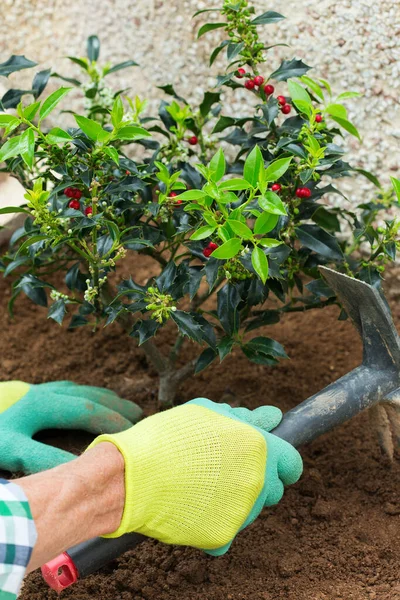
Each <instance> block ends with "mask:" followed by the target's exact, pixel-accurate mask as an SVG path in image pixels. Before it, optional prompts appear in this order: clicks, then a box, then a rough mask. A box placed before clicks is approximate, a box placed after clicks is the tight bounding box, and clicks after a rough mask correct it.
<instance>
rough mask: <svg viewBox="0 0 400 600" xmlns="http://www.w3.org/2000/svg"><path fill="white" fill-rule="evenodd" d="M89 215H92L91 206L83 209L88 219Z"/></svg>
mask: <svg viewBox="0 0 400 600" xmlns="http://www.w3.org/2000/svg"><path fill="white" fill-rule="evenodd" d="M91 214H93V208H92V207H91V206H87V207H86V208H85V215H86V216H87V217H88V216H89V215H91Z"/></svg>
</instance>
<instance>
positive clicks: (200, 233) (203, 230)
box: [190, 225, 215, 240]
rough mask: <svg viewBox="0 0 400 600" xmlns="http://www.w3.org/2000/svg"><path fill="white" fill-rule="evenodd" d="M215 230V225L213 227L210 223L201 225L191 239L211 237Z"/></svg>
mask: <svg viewBox="0 0 400 600" xmlns="http://www.w3.org/2000/svg"><path fill="white" fill-rule="evenodd" d="M214 231H215V227H211V226H209V225H205V226H204V227H200V228H199V229H197V231H195V232H194V233H193V234H192V235H191V236H190V239H191V240H205V239H206V238H208V237H210V235H212V234H213V233H214Z"/></svg>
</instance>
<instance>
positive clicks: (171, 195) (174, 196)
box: [169, 192, 182, 202]
mask: <svg viewBox="0 0 400 600" xmlns="http://www.w3.org/2000/svg"><path fill="white" fill-rule="evenodd" d="M177 195H178V194H177V193H176V192H171V193H170V195H169V197H170V198H176V197H177ZM181 202H182V200H181Z"/></svg>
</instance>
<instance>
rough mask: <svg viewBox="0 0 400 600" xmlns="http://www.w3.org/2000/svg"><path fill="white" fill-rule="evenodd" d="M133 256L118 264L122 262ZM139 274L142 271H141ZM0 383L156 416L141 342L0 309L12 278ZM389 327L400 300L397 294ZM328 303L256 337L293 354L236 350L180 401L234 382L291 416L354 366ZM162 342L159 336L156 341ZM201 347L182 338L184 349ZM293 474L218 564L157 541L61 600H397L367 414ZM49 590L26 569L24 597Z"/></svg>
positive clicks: (384, 490) (76, 444) (396, 514)
mask: <svg viewBox="0 0 400 600" xmlns="http://www.w3.org/2000/svg"><path fill="white" fill-rule="evenodd" d="M129 266H130V265H129V264H128V265H127V268H129ZM142 276H144V274H143V270H142ZM0 294H1V296H0V297H1V309H0V310H1V314H2V318H1V322H2V326H3V330H2V336H1V339H0V353H1V356H2V358H3V360H2V362H1V364H0V380H4V379H17V378H21V379H25V380H28V381H32V382H35V383H40V382H44V381H49V380H55V379H60V378H63V379H66V378H68V379H72V380H74V381H76V382H78V383H86V384H93V385H99V384H100V385H105V386H109V387H113V388H114V389H117V391H120V392H121V391H123V393H124V394H125V396H127V397H130V398H131V399H132V400H133V399H134V398H132V394H131V393H130V392H129V390H130V389H131V388H132V385H133V384H134V383H136V382H138V381H142V384H143V385H142V391H141V393H140V394H139V397H137V398H136V399H137V400H138V401H139V403H140V404H141V405H142V406H143V407H144V408H145V410H146V412H147V413H150V412H153V411H154V410H156V401H155V392H156V383H157V380H156V377H155V374H154V373H153V372H152V371H151V369H149V368H148V365H147V364H146V361H145V360H144V359H143V357H142V354H141V352H140V350H137V349H136V348H135V347H134V343H133V342H132V340H131V339H130V338H128V337H127V336H124V335H121V334H120V331H119V330H118V328H117V327H110V328H108V329H106V330H104V331H101V332H99V333H98V334H92V333H90V332H89V331H85V330H82V329H81V330H77V331H72V332H68V331H66V330H65V329H62V328H60V327H58V326H57V325H56V324H54V323H53V322H50V321H47V320H46V317H45V313H44V310H43V309H40V308H38V307H35V306H33V305H32V304H31V303H30V302H29V301H27V300H26V299H21V300H20V301H18V303H17V306H16V320H15V321H14V322H12V321H11V320H10V319H9V317H8V316H7V313H6V303H7V299H8V297H9V287H8V282H7V281H6V282H0ZM392 308H393V309H394V312H395V318H396V321H397V324H399V322H400V305H399V304H398V303H396V302H392ZM337 316H338V309H337V308H336V307H330V308H328V309H326V310H324V311H323V312H319V311H314V312H309V313H304V314H301V313H298V314H292V315H288V316H287V318H285V320H284V322H283V323H281V324H279V325H277V326H274V327H270V328H265V330H264V332H263V333H264V334H266V335H271V336H273V337H275V338H276V339H278V340H279V341H280V342H282V343H283V344H284V345H285V347H286V349H287V351H288V353H289V355H290V356H291V360H289V361H285V362H282V363H281V364H280V365H279V366H278V367H276V368H266V367H261V366H257V365H254V364H251V363H249V362H248V361H247V360H246V359H245V358H244V356H242V355H241V353H239V352H235V353H234V354H233V355H232V356H231V357H228V358H227V359H226V360H225V362H224V363H223V364H222V365H215V366H212V367H211V368H210V369H208V370H207V371H206V372H204V373H202V374H200V375H199V376H197V377H193V378H192V379H191V380H189V381H188V382H187V384H186V385H185V387H184V390H183V391H182V397H183V398H182V399H187V400H189V399H191V398H194V397H196V396H207V397H209V398H211V399H214V400H218V399H220V398H221V397H222V396H223V395H224V393H226V391H227V390H234V391H235V393H236V394H239V395H240V396H241V397H242V399H243V404H244V405H245V406H247V407H249V408H255V407H256V406H259V405H260V404H268V403H271V404H276V405H278V406H280V407H281V408H282V410H284V411H286V410H288V409H289V408H291V407H293V406H294V405H295V404H297V403H299V402H300V401H302V400H303V399H304V398H306V397H307V396H309V395H310V394H313V393H314V392H316V391H317V390H320V389H321V388H323V387H324V386H326V385H327V384H328V383H329V382H330V381H332V380H334V379H336V378H338V377H339V376H341V375H343V374H344V373H345V372H347V371H348V370H350V369H352V368H353V367H355V366H356V365H357V364H358V363H359V362H360V358H361V347H360V342H359V340H358V338H357V335H356V333H355V331H354V330H353V328H352V326H351V324H350V323H348V322H338V321H337V320H336V319H337ZM161 341H162V344H166V343H167V341H168V332H166V333H165V334H164V336H163V339H162V340H161ZM195 351H196V348H195V347H194V346H192V345H191V344H190V343H187V352H186V354H188V353H189V354H193V355H194V353H195ZM41 439H44V440H46V441H47V442H49V443H54V444H57V445H59V446H61V447H64V448H69V449H72V450H75V451H77V452H78V451H80V450H81V449H82V448H84V446H85V444H86V443H87V442H89V441H90V436H88V435H87V434H82V433H79V434H78V433H77V432H72V433H70V434H65V433H62V434H60V433H55V432H49V433H47V434H45V435H44V437H42V438H41ZM302 454H303V457H304V462H305V471H304V476H303V478H302V480H301V481H300V482H299V483H298V484H297V485H295V486H293V487H292V488H290V489H288V490H287V492H286V494H285V497H284V499H283V501H282V502H281V503H280V505H279V506H277V507H274V508H272V509H268V510H265V511H264V512H263V514H262V515H261V517H260V518H259V519H258V520H257V521H256V523H254V524H253V525H252V526H251V527H249V528H248V529H247V530H246V531H245V532H243V533H242V534H241V535H240V536H239V537H238V539H237V540H236V542H235V543H234V545H233V546H232V549H231V551H230V552H229V553H228V554H227V555H225V556H223V557H221V558H218V559H215V558H211V557H209V556H206V555H205V554H203V553H202V552H199V551H197V550H193V549H187V548H176V547H168V546H165V545H162V544H158V543H156V542H153V541H149V542H146V543H145V544H143V545H142V546H140V547H139V548H138V549H136V550H135V551H132V552H130V553H127V554H125V555H124V556H122V557H121V558H120V559H119V560H116V561H114V562H113V563H111V564H110V565H108V567H107V568H106V569H104V570H103V571H102V572H101V573H99V574H97V575H95V576H92V577H90V578H88V579H87V580H84V581H82V582H80V583H78V584H76V585H75V586H74V587H73V588H70V589H69V590H66V591H65V592H63V593H62V594H61V597H62V598H65V599H68V600H95V599H96V600H142V599H145V600H175V599H176V600H177V599H178V598H179V599H180V600H276V599H279V598H285V600H339V599H342V600H364V599H365V600H374V599H377V600H400V581H399V566H400V498H399V484H400V462H399V460H398V459H399V455H397V461H395V462H394V463H393V464H389V463H388V461H387V459H386V458H385V457H383V456H382V455H381V452H380V450H379V448H378V445H377V444H376V440H375V437H374V432H373V431H372V429H371V427H370V425H369V422H368V415H367V414H362V415H359V416H358V417H356V418H355V419H353V420H352V421H351V422H350V423H347V424H346V425H344V426H342V427H340V428H339V429H338V430H336V431H334V432H332V433H330V434H328V435H325V436H324V437H323V438H320V439H319V440H317V441H315V442H313V443H312V444H310V445H309V446H308V447H305V448H303V449H302ZM56 598H57V595H56V593H55V592H53V591H51V590H49V589H48V588H47V587H46V585H45V584H44V583H43V581H42V580H41V576H40V573H38V572H36V573H33V574H32V575H30V576H29V577H28V578H27V580H26V583H25V585H24V589H23V592H22V595H21V599H22V600H45V599H47V600H55V599H56Z"/></svg>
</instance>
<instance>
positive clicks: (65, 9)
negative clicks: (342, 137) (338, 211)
mask: <svg viewBox="0 0 400 600" xmlns="http://www.w3.org/2000/svg"><path fill="white" fill-rule="evenodd" d="M218 3H219V0H217V1H216V2H214V1H213V0H200V1H199V0H168V1H163V0H97V1H93V0H89V1H88V0H83V2H82V0H81V1H78V0H70V1H69V2H65V0H30V1H29V0H2V3H1V16H0V60H4V59H6V58H7V57H8V55H9V54H11V53H16V54H25V55H26V56H28V57H29V58H31V59H34V60H36V61H38V62H39V63H40V65H41V68H44V67H49V66H54V67H55V68H56V69H57V70H58V71H60V72H62V73H64V74H69V75H76V74H77V67H75V66H73V65H71V64H70V63H69V62H68V61H65V59H62V56H65V55H67V54H70V55H82V54H83V51H84V45H85V40H86V37H87V36H88V35H89V34H92V33H97V34H98V35H99V36H100V38H101V41H102V53H101V59H102V60H104V61H106V60H109V61H111V62H112V63H115V62H119V61H121V60H125V59H127V58H133V59H135V60H136V61H137V62H139V63H140V65H141V67H142V69H129V70H127V71H122V72H120V73H116V74H115V75H111V76H110V83H112V85H113V86H115V87H116V88H125V87H129V86H130V87H131V88H132V91H133V92H135V93H139V94H140V95H143V96H147V97H150V98H152V99H154V102H152V103H151V108H155V107H156V104H157V103H156V101H155V99H156V98H160V90H157V89H156V88H155V86H156V85H160V84H165V83H169V82H172V83H174V85H175V86H176V88H177V89H178V90H179V92H181V93H182V94H183V95H186V96H187V97H188V98H190V99H194V100H198V99H199V98H200V94H201V90H202V88H204V87H208V86H211V85H213V84H214V79H213V75H215V73H216V72H217V71H218V68H217V67H218V65H217V66H216V68H214V69H212V71H210V69H209V68H208V66H207V59H208V56H209V54H210V48H212V47H214V45H215V44H214V42H216V41H217V40H218V39H219V37H220V36H219V33H218V31H216V32H213V33H210V34H208V35H207V36H205V37H204V38H202V39H201V40H200V41H196V32H197V29H198V26H199V24H201V23H202V21H201V17H200V18H197V19H195V20H192V19H191V16H192V14H193V13H194V12H195V11H196V10H198V9H201V8H208V7H212V6H215V5H218ZM254 4H255V5H256V8H257V12H258V13H261V12H264V11H265V10H268V9H273V10H277V11H279V12H282V13H283V14H285V15H286V17H287V20H285V21H283V22H281V23H279V24H277V25H272V26H266V27H265V28H264V29H263V30H262V34H263V37H264V39H265V41H266V42H267V43H268V44H272V43H287V44H290V45H291V48H284V47H280V48H276V49H274V50H273V51H272V52H271V54H270V57H271V58H270V65H269V66H268V70H269V72H270V71H271V70H273V69H274V68H276V66H277V65H278V64H279V62H280V60H281V59H282V58H285V57H286V58H291V57H293V56H294V55H296V56H297V57H299V58H303V59H304V60H305V61H306V62H307V63H308V64H310V65H314V66H315V69H314V71H313V72H312V73H314V75H315V76H321V77H325V78H327V79H328V80H329V81H330V82H331V84H332V86H333V89H334V90H335V91H337V92H338V93H339V92H340V91H342V90H344V89H353V90H357V91H360V92H362V93H363V94H364V97H363V98H361V99H356V100H351V101H349V102H348V107H349V109H350V117H351V118H352V119H353V120H354V122H355V124H356V125H357V126H358V128H359V129H360V132H361V134H362V136H363V138H364V143H363V145H360V144H359V143H358V142H357V141H356V140H354V139H350V138H347V141H346V143H347V146H348V148H349V150H350V152H351V155H350V158H351V160H352V162H353V163H356V164H357V165H358V166H362V167H364V168H367V169H372V170H375V171H378V172H379V173H380V174H382V179H383V181H384V182H388V176H389V174H391V175H395V176H396V175H397V176H400V153H399V151H398V148H399V145H400V111H399V110H398V109H399V93H400V77H399V69H400V0H319V1H318V0H286V2H284V3H282V2H276V1H275V2H268V3H266V2H265V1H264V0H255V1H254ZM220 64H224V63H223V62H221V63H220ZM27 73H28V72H27ZM25 77H28V81H30V78H31V74H28V75H27V74H23V75H21V74H20V75H18V74H17V75H14V76H13V77H12V78H11V79H12V80H13V81H18V82H19V83H21V80H24V79H25ZM280 88H281V89H282V90H284V84H282V85H281V86H279V88H278V89H280ZM248 97H249V94H248V93H243V92H241V91H239V92H236V93H235V95H234V101H233V104H232V106H231V110H232V112H234V113H235V114H240V113H241V112H244V110H245V107H244V104H245V103H246V102H247V101H248ZM342 189H344V190H345V191H351V192H352V196H353V194H354V196H353V198H354V199H358V200H363V199H365V195H366V192H367V191H368V189H370V185H369V184H368V183H366V182H365V181H364V180H362V179H361V180H359V181H358V182H357V184H356V185H354V184H349V183H346V182H345V183H344V184H342Z"/></svg>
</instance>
